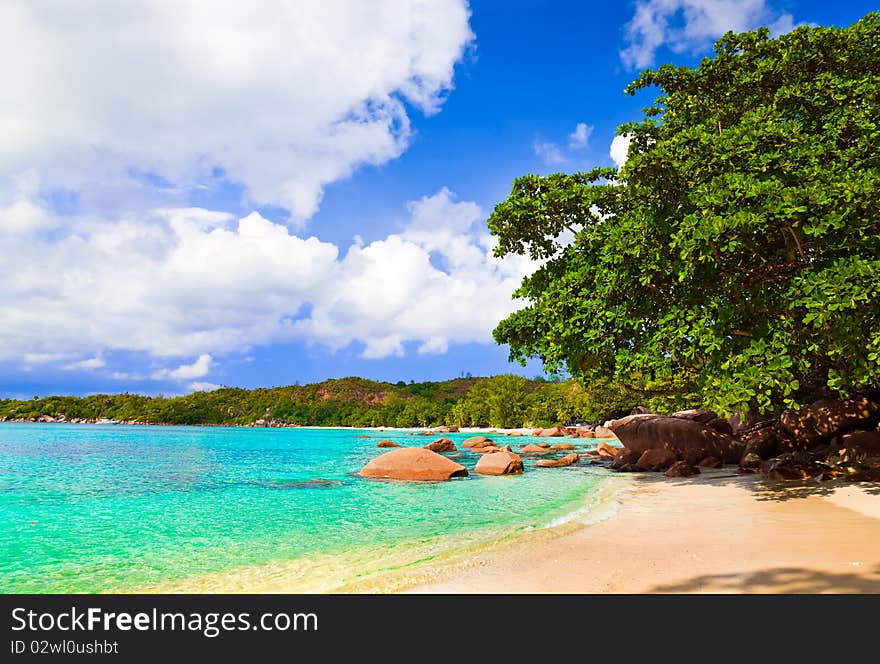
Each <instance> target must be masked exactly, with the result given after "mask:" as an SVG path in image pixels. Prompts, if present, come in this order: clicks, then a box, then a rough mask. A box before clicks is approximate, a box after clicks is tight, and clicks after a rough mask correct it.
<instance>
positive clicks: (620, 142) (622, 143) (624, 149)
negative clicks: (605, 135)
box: [608, 134, 632, 168]
mask: <svg viewBox="0 0 880 664" xmlns="http://www.w3.org/2000/svg"><path fill="white" fill-rule="evenodd" d="M631 140H632V137H631V136H629V135H628V134H623V135H618V136H615V137H614V138H613V139H612V140H611V149H610V150H609V151H608V152H609V154H610V155H611V159H612V160H613V161H614V164H615V165H616V166H617V168H620V167H621V166H623V165H624V164H625V163H626V158H627V155H628V154H629V144H630V141H631Z"/></svg>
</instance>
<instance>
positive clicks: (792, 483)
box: [638, 466, 880, 501]
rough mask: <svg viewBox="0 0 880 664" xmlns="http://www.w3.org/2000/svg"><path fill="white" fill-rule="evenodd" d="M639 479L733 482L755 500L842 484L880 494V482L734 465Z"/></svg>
mask: <svg viewBox="0 0 880 664" xmlns="http://www.w3.org/2000/svg"><path fill="white" fill-rule="evenodd" d="M638 477H639V480H640V481H643V482H674V483H676V484H694V483H701V484H703V483H704V484H706V485H712V486H725V485H735V486H739V487H743V488H746V489H749V490H750V491H752V493H754V494H755V498H756V499H757V500H773V501H784V500H796V499H798V498H808V497H810V496H819V497H822V496H830V495H831V494H833V493H834V491H835V490H837V489H840V488H843V487H853V486H854V487H858V488H860V489H862V490H863V491H864V492H865V493H868V494H870V495H874V496H880V482H847V481H846V480H845V479H836V480H829V481H827V482H818V481H816V480H815V479H812V478H808V479H804V480H771V479H768V478H767V477H764V476H763V475H760V474H749V475H739V474H737V473H736V470H735V466H731V467H727V468H719V469H717V470H715V469H713V470H705V469H703V472H701V473H700V474H699V475H694V476H692V477H687V478H681V479H670V478H666V477H663V476H662V475H658V474H654V473H650V474H648V473H644V474H642V473H640V474H639V475H638Z"/></svg>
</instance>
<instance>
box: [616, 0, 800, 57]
mask: <svg viewBox="0 0 880 664" xmlns="http://www.w3.org/2000/svg"><path fill="white" fill-rule="evenodd" d="M762 25H767V26H768V27H770V28H771V31H773V32H774V34H781V33H783V32H788V31H790V30H792V29H793V28H794V27H795V23H794V19H793V18H792V16H791V14H787V13H784V12H780V11H778V10H775V9H773V8H772V7H771V6H769V5H768V4H767V2H766V0H639V2H638V3H637V4H636V11H635V14H634V15H633V18H632V19H631V20H630V22H629V23H627V25H626V38H625V40H626V47H625V48H624V49H623V50H621V52H620V57H621V59H622V60H623V63H624V64H625V65H626V66H627V67H630V68H644V67H649V66H651V65H652V64H654V56H655V54H656V52H657V49H659V48H660V47H661V46H665V47H667V48H669V49H670V50H671V51H673V52H674V53H684V52H696V51H699V50H701V49H704V48H706V47H707V46H709V45H710V44H711V43H712V41H714V40H715V39H717V38H718V37H720V36H721V35H723V34H724V33H725V32H727V31H729V30H734V31H736V32H743V31H745V30H753V29H755V28H757V27H760V26H762Z"/></svg>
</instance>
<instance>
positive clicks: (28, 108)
mask: <svg viewBox="0 0 880 664" xmlns="http://www.w3.org/2000/svg"><path fill="white" fill-rule="evenodd" d="M873 4H874V3H871V2H860V1H858V0H850V1H847V2H838V3H828V2H797V1H794V0H636V1H631V2H607V3H594V2H562V1H556V2H551V1H549V0H548V1H541V0H531V1H526V0H482V1H481V0H474V1H473V2H471V3H470V4H468V3H467V2H465V0H373V1H372V2H369V3H365V2H362V1H361V0H298V1H297V2H295V3H290V2H284V1H282V0H261V1H259V2H232V1H217V0H214V1H209V0H190V1H189V2H186V3H178V2H171V1H170V0H162V1H160V0H129V1H128V2H125V3H108V2H103V1H101V0H81V1H80V2H76V3H57V2H51V1H49V0H5V2H3V3H2V4H0V80H2V81H3V82H4V83H5V86H4V87H5V90H4V93H3V95H2V96H0V302H2V304H0V397H24V398H29V397H31V396H32V395H43V396H45V395H49V394H80V395H82V394H90V393H95V392H123V391H129V392H140V393H145V394H166V395H171V394H185V393H188V392H191V391H194V390H211V389H216V388H217V387H218V386H232V387H249V388H250V387H258V386H273V385H289V384H293V383H296V382H299V383H308V382H315V381H319V380H323V379H325V378H334V377H342V376H350V375H358V376H364V377H367V378H372V379H376V380H389V381H392V382H396V381H398V380H404V381H407V382H408V381H410V380H416V381H422V380H443V379H446V378H453V377H456V376H460V375H464V374H472V375H475V376H479V375H492V374H498V373H505V372H515V373H521V374H523V375H526V376H534V375H536V374H539V373H541V371H542V367H541V365H540V363H539V362H537V361H533V362H530V363H529V364H528V365H527V366H526V367H521V366H519V365H518V364H511V363H509V362H508V360H507V352H508V351H507V348H505V347H503V346H497V345H496V344H495V343H494V342H493V340H492V329H493V328H494V327H495V325H497V323H498V322H499V321H500V320H502V319H503V318H505V317H506V316H507V315H509V314H510V313H511V312H512V311H514V310H516V309H517V308H519V307H521V306H523V303H522V302H521V301H517V300H515V299H513V298H512V293H513V292H514V290H515V289H516V287H517V285H518V284H519V283H520V281H521V279H522V278H523V277H524V276H525V275H527V274H529V273H530V272H531V271H533V270H534V269H535V268H536V264H534V263H532V262H530V261H529V260H528V259H527V258H525V257H507V258H504V259H499V258H496V257H494V256H493V253H492V248H493V246H494V244H493V238H492V237H491V236H490V235H489V233H488V230H487V227H486V223H485V222H486V218H487V217H488V215H489V214H490V213H491V211H492V208H493V207H494V205H496V204H497V203H499V202H500V201H501V200H503V199H504V198H505V196H506V195H507V194H508V193H509V191H510V187H511V183H512V181H513V179H514V178H516V177H518V176H521V175H524V174H527V173H538V174H547V173H552V172H559V171H564V172H575V171H580V170H589V169H590V168H592V167H594V166H613V165H615V164H620V163H622V162H623V161H624V160H625V158H626V142H625V141H624V140H623V139H622V138H621V137H617V139H616V140H615V136H616V128H617V127H618V125H620V124H622V123H624V122H628V121H632V120H638V119H639V118H640V112H641V109H642V108H644V107H646V106H648V105H649V104H650V102H651V100H652V97H651V93H650V92H642V93H640V94H639V95H637V96H635V97H629V96H627V95H625V94H624V93H623V89H624V88H625V87H626V85H627V84H628V83H629V82H630V81H632V80H633V79H634V78H635V77H636V76H637V75H638V72H639V71H640V70H642V69H645V68H649V67H652V66H657V65H659V64H661V63H663V62H673V63H676V64H684V65H695V64H697V63H698V62H699V60H700V58H702V57H704V56H706V55H708V54H710V53H711V47H712V43H713V41H714V40H715V39H717V38H718V37H719V36H721V35H722V34H723V33H724V32H726V31H728V30H747V29H753V28H755V27H758V26H761V25H766V26H768V27H770V29H771V30H772V31H773V32H774V33H776V34H779V33H783V32H786V31H788V30H791V29H793V28H794V27H796V26H798V25H802V24H817V25H838V26H845V25H849V24H851V23H853V22H854V21H856V20H858V19H859V18H860V17H861V16H863V15H864V14H866V13H868V12H869V11H872V10H873V9H874V8H875V7H873V6H872V5H873Z"/></svg>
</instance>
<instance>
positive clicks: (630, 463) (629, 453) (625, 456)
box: [611, 447, 642, 471]
mask: <svg viewBox="0 0 880 664" xmlns="http://www.w3.org/2000/svg"><path fill="white" fill-rule="evenodd" d="M640 456H642V455H641V453H640V452H636V451H634V450H628V449H626V448H625V447H623V448H621V449H619V450H617V454H615V455H614V458H613V459H612V460H611V467H612V468H613V469H614V470H622V471H629V470H635V469H636V462H637V461H638V460H639V457H640Z"/></svg>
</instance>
